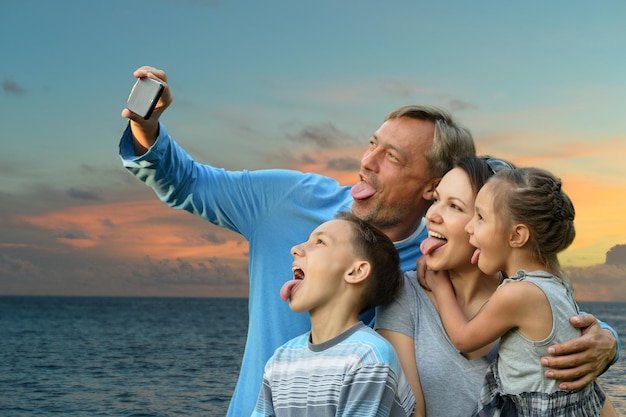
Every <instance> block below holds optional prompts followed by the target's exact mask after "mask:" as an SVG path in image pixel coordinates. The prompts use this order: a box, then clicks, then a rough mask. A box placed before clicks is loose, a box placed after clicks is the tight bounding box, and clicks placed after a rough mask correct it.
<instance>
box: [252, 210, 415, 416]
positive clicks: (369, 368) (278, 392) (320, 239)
mask: <svg viewBox="0 0 626 417" xmlns="http://www.w3.org/2000/svg"><path fill="white" fill-rule="evenodd" d="M291 253H292V255H293V258H294V262H293V265H292V270H293V276H294V279H293V280H291V281H289V282H287V283H285V285H284V286H283V288H282V289H281V291H280V296H281V298H282V299H283V300H285V301H286V300H287V299H289V307H290V308H291V309H292V310H293V311H295V312H298V313H302V312H305V311H308V312H309V315H310V318H311V331H310V332H307V333H305V334H303V335H301V336H298V337H296V338H294V339H292V340H290V341H289V342H287V343H285V344H284V345H283V346H281V347H279V348H278V349H277V350H276V351H275V352H274V355H272V357H271V358H270V359H269V361H268V362H267V364H266V366H265V372H264V376H263V386H262V388H261V392H260V394H259V398H258V400H257V404H256V407H255V410H254V411H253V413H252V416H254V417H258V416H277V417H280V416H307V415H316V416H321V415H324V416H343V415H345V416H356V415H358V416H380V417H382V416H402V417H407V416H412V415H413V411H414V409H415V398H414V397H413V393H412V391H411V388H410V386H409V384H408V383H407V381H406V379H405V377H404V374H403V373H402V369H401V367H400V362H399V360H398V358H397V356H396V353H395V351H394V350H393V347H392V346H391V345H390V344H389V343H388V342H387V341H386V340H385V339H384V338H382V337H381V336H379V335H378V334H377V333H376V332H374V331H373V330H372V329H371V328H369V327H367V326H366V325H365V324H363V323H362V322H361V321H360V320H359V313H361V312H363V311H365V310H367V309H369V308H371V307H373V306H375V305H377V304H383V303H385V302H388V301H390V300H391V299H392V298H393V297H394V296H395V295H396V293H397V292H398V290H399V289H400V286H401V285H402V272H401V271H400V265H399V256H398V253H397V251H396V249H395V247H394V245H393V243H392V242H391V240H389V238H388V237H387V236H386V235H385V234H383V233H382V232H380V231H379V230H378V229H376V228H374V227H372V226H370V225H369V224H367V223H366V222H364V221H362V220H360V219H359V218H357V217H356V216H354V215H353V214H351V213H340V214H339V215H337V216H336V217H335V219H334V220H330V221H327V222H325V223H323V224H322V225H320V226H319V227H318V228H317V229H315V230H314V231H313V233H311V235H310V236H309V239H308V240H307V241H306V242H304V243H301V244H299V245H296V246H294V247H293V248H292V250H291Z"/></svg>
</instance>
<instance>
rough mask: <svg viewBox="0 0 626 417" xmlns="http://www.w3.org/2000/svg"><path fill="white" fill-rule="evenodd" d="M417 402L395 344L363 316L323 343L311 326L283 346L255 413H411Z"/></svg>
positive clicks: (266, 374)
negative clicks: (314, 338)
mask: <svg viewBox="0 0 626 417" xmlns="http://www.w3.org/2000/svg"><path fill="white" fill-rule="evenodd" d="M414 408H415V398H414V397H413V392H412V391H411V387H410V386H409V384H408V382H407V381H406V379H405V377H404V373H403V372H402V368H401V366H400V361H399V360H398V357H397V355H396V353H395V351H394V349H393V347H392V346H391V344H389V343H388V342H387V341H386V340H385V339H384V338H383V337H381V336H380V335H378V334H377V333H376V332H375V331H374V330H372V329H371V328H369V327H367V326H365V325H364V324H363V323H361V322H359V323H358V324H356V325H355V326H353V327H352V328H350V329H348V330H347V331H345V332H344V333H342V334H340V335H338V336H337V337H335V338H333V339H331V340H328V341H326V342H324V343H320V344H312V343H311V342H310V332H308V333H305V334H303V335H301V336H298V337H296V338H294V339H292V340H291V341H289V342H287V343H285V344H284V345H283V346H281V347H280V348H278V349H277V350H276V352H275V353H274V355H273V356H272V357H271V358H270V360H269V361H268V362H267V365H266V366H265V372H264V375H263V387H262V388H261V392H260V394H259V398H258V401H257V404H256V407H255V409H254V411H253V413H252V416H253V417H259V416H276V417H282V416H289V417H303V416H378V417H383V416H385V417H386V416H393V417H395V416H398V417H407V416H412V414H413V411H414Z"/></svg>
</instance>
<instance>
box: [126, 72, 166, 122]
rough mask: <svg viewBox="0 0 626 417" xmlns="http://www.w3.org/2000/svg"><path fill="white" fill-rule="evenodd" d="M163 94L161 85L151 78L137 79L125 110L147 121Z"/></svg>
mask: <svg viewBox="0 0 626 417" xmlns="http://www.w3.org/2000/svg"><path fill="white" fill-rule="evenodd" d="M162 93H163V84H161V83H160V82H158V81H155V80H153V79H152V78H148V77H142V78H138V79H137V82H136V83H135V85H134V86H133V89H132V90H131V91H130V95H129V96H128V101H127V102H126V108H127V109H128V110H130V111H132V112H133V113H135V114H137V115H139V116H141V117H143V118H144V119H146V120H148V119H149V118H150V116H151V115H152V112H153V111H154V108H155V107H156V105H157V102H158V101H159V98H160V97H161V94H162Z"/></svg>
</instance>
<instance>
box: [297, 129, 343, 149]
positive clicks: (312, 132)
mask: <svg viewBox="0 0 626 417" xmlns="http://www.w3.org/2000/svg"><path fill="white" fill-rule="evenodd" d="M286 137H287V139H288V140H290V141H292V142H296V143H303V144H305V145H309V144H311V145H315V146H317V147H319V148H336V147H339V146H341V145H345V144H346V143H352V142H354V138H352V137H351V136H350V135H349V134H347V133H344V132H341V131H340V130H339V129H337V128H336V127H335V126H334V125H333V124H332V123H324V124H320V125H315V126H313V125H310V126H305V127H304V128H302V129H301V130H300V131H299V132H298V133H296V134H289V133H288V134H286Z"/></svg>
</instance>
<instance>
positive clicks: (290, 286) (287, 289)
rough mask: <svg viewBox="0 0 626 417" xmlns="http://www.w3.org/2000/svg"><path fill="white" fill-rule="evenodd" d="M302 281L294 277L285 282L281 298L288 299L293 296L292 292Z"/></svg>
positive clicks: (281, 290)
mask: <svg viewBox="0 0 626 417" xmlns="http://www.w3.org/2000/svg"><path fill="white" fill-rule="evenodd" d="M301 283H302V280H301V279H292V280H291V281H287V282H285V283H284V284H283V286H282V288H281V289H280V298H281V299H282V300H283V301H287V300H288V299H289V297H291V294H292V293H293V291H294V290H295V289H296V288H297V287H298V285H300V284H301Z"/></svg>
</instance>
